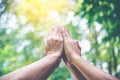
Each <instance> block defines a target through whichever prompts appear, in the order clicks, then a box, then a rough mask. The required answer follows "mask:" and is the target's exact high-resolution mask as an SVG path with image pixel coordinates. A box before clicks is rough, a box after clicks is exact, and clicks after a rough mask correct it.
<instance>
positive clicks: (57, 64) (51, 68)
mask: <svg viewBox="0 0 120 80" xmlns="http://www.w3.org/2000/svg"><path fill="white" fill-rule="evenodd" d="M59 63H60V60H59V61H56V62H55V63H54V64H53V65H52V66H51V67H50V68H49V69H48V70H47V71H46V72H45V73H44V74H43V75H42V76H41V77H40V78H39V80H47V79H48V77H49V76H50V74H52V72H53V71H54V70H55V69H56V68H57V67H58V66H59Z"/></svg>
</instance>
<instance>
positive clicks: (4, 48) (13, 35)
mask: <svg viewBox="0 0 120 80" xmlns="http://www.w3.org/2000/svg"><path fill="white" fill-rule="evenodd" d="M68 2H72V3H74V4H73V5H72V6H69V5H68V7H67V8H66V9H63V11H62V12H61V11H60V12H59V11H58V12H59V13H60V17H63V16H66V15H67V13H68V12H69V11H72V12H73V13H75V15H74V17H76V18H77V19H78V20H76V19H73V20H72V21H71V22H69V23H64V22H65V20H64V19H63V21H59V22H56V20H53V19H47V18H46V17H44V18H41V16H40V18H39V17H36V16H35V18H34V16H32V15H29V16H27V17H26V15H24V13H25V11H22V9H21V8H18V9H16V6H17V5H16V4H17V3H16V2H15V1H14V0H1V1H0V76H2V75H4V74H6V73H9V72H11V71H14V70H16V69H18V68H20V67H23V66H25V65H28V64H30V63H32V62H34V61H36V60H39V59H40V58H42V56H43V53H44V43H45V38H46V37H47V35H48V33H49V30H50V28H51V27H50V26H51V25H56V24H64V25H65V26H66V27H67V28H68V29H69V30H70V32H71V34H72V36H73V38H74V39H77V40H78V41H80V42H81V41H82V40H83V39H85V40H88V41H89V43H90V46H91V47H90V50H89V51H83V53H82V56H84V57H85V58H87V60H88V61H89V62H91V63H93V65H95V66H97V67H100V68H101V69H104V68H105V69H104V70H106V71H107V72H108V73H110V74H112V75H114V76H116V77H117V78H118V79H120V8H119V0H114V1H113V0H83V1H82V0H74V1H73V0H68ZM51 3H52V2H51ZM56 4H59V3H56ZM22 8H24V7H22ZM26 14H27V13H26ZM81 19H82V20H83V19H84V20H86V21H87V23H86V25H87V28H85V29H82V23H80V20H81ZM96 24H99V25H101V26H99V25H96ZM28 27H29V28H28ZM83 28H84V27H83ZM98 28H100V29H99V30H97V29H98ZM86 31H87V34H86V33H85V32H86ZM99 38H101V39H100V40H101V41H99ZM83 46H87V45H83ZM104 64H106V67H104ZM49 79H50V80H59V79H60V80H66V79H71V80H73V77H72V76H71V74H70V72H69V71H68V70H67V69H66V68H65V66H64V63H61V64H60V66H59V68H58V69H57V70H56V71H55V72H54V73H53V74H52V75H51V76H50V78H49Z"/></svg>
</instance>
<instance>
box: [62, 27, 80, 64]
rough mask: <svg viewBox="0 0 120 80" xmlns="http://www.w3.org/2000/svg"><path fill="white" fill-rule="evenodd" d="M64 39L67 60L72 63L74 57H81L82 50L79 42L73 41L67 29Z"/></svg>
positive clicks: (64, 32) (64, 31)
mask: <svg viewBox="0 0 120 80" xmlns="http://www.w3.org/2000/svg"><path fill="white" fill-rule="evenodd" d="M62 35H63V39H64V51H65V55H66V57H67V60H68V61H69V62H70V61H71V60H72V57H73V56H76V55H77V56H80V54H81V48H80V46H79V45H78V42H77V41H75V40H73V39H72V37H71V35H70V34H69V32H68V30H67V29H65V28H64V29H63V33H62Z"/></svg>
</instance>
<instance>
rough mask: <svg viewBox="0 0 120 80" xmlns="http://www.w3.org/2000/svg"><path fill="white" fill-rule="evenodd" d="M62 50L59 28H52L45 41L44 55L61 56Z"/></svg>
mask: <svg viewBox="0 0 120 80" xmlns="http://www.w3.org/2000/svg"><path fill="white" fill-rule="evenodd" d="M62 50H63V38H62V34H61V28H60V27H59V26H57V27H53V28H52V30H51V32H50V35H49V36H48V39H47V43H46V47H45V55H48V54H51V53H54V54H56V55H57V56H61V53H62Z"/></svg>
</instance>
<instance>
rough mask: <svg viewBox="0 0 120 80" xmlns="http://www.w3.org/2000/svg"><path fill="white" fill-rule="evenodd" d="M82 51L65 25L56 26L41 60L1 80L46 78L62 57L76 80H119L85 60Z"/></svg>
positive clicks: (41, 79)
mask: <svg viewBox="0 0 120 80" xmlns="http://www.w3.org/2000/svg"><path fill="white" fill-rule="evenodd" d="M63 48H64V49H63ZM80 52H81V50H80V47H79V46H78V43H77V42H76V41H75V40H73V39H72V37H71V35H70V34H69V32H68V31H67V30H66V29H65V28H64V27H60V26H57V27H54V28H52V30H51V32H50V35H49V36H48V40H47V43H46V47H45V56H44V57H43V58H42V59H41V60H38V61H36V62H34V63H32V64H30V65H28V66H25V67H23V68H20V69H18V70H16V71H13V72H11V73H8V74H6V75H4V76H3V77H1V78H0V80H46V79H47V78H48V77H49V75H50V74H51V73H52V72H53V71H54V70H55V69H56V68H57V67H58V65H59V63H60V60H61V57H63V59H64V62H65V64H66V66H67V68H68V69H69V70H70V71H71V73H73V75H74V76H75V78H76V80H117V79H116V78H115V77H113V76H111V75H109V74H108V73H105V72H104V71H102V70H100V69H98V68H97V67H95V66H93V65H91V64H89V63H88V62H87V61H85V60H84V59H83V58H82V57H81V56H80Z"/></svg>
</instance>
